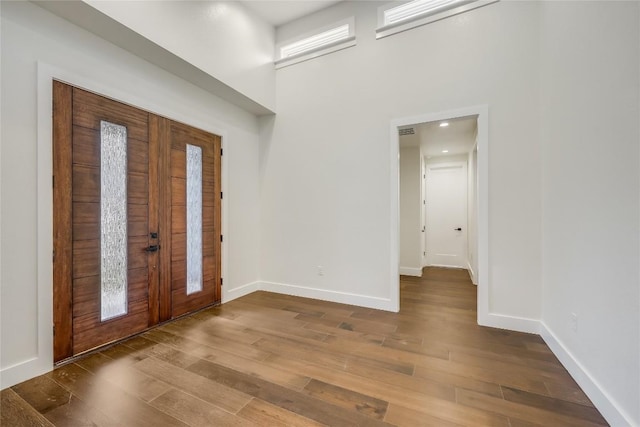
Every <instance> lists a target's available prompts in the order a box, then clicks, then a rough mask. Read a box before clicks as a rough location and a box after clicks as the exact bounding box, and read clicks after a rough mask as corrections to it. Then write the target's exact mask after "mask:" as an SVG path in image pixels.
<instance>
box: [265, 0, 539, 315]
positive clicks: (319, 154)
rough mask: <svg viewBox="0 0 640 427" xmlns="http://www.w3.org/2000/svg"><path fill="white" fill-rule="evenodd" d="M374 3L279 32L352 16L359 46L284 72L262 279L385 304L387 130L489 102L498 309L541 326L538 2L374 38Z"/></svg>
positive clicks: (499, 6) (269, 143)
mask: <svg viewBox="0 0 640 427" xmlns="http://www.w3.org/2000/svg"><path fill="white" fill-rule="evenodd" d="M378 6H379V3H378V2H345V3H342V4H338V5H336V6H333V7H331V8H328V9H325V10H323V11H320V12H318V13H316V14H314V15H311V16H309V17H306V18H302V19H300V20H298V21H296V22H293V23H291V24H289V25H285V26H282V27H279V28H278V30H277V34H276V41H279V40H284V39H287V38H290V37H292V36H293V35H295V33H296V32H303V31H304V30H305V29H308V28H317V27H321V26H322V25H324V24H327V23H330V22H333V21H337V20H338V19H341V18H344V17H347V16H351V15H355V16H356V36H357V42H358V44H357V46H355V47H352V48H349V49H346V50H343V51H340V52H337V53H333V54H330V55H326V56H323V57H320V58H316V59H314V60H311V61H307V62H303V63H300V64H296V65H293V66H290V67H286V68H282V69H280V70H278V71H277V74H276V77H277V80H276V82H277V88H278V90H277V100H276V103H277V105H278V115H277V117H276V119H275V121H274V122H273V123H270V130H269V132H268V136H267V140H266V141H264V144H265V148H264V149H263V156H262V158H261V162H262V166H261V168H262V170H263V180H262V185H261V201H262V230H263V238H262V251H261V253H262V257H261V260H262V261H261V275H262V279H263V280H265V281H271V282H279V283H284V284H289V285H293V286H298V287H307V288H319V289H321V290H323V291H324V293H323V294H324V296H325V297H327V298H330V297H331V298H334V299H340V298H341V297H342V293H345V292H347V293H355V294H358V295H362V296H364V297H363V298H361V299H359V301H360V302H361V303H370V302H371V301H370V298H368V297H374V298H382V299H384V298H389V297H390V296H389V292H390V283H389V280H390V279H389V278H390V277H391V271H390V269H391V266H390V263H389V260H390V258H391V256H390V250H391V249H390V248H391V246H392V242H391V241H390V230H389V228H390V225H389V224H390V208H389V207H390V204H391V200H390V196H389V194H390V180H389V176H390V171H389V169H390V154H389V153H390V148H389V144H390V141H389V139H390V138H389V124H390V121H391V120H392V119H393V118H398V117H409V116H412V115H418V114H425V113H431V112H439V111H445V110H451V109H456V108H463V107H468V106H475V105H483V104H488V105H489V135H490V152H489V156H490V158H489V164H490V168H489V171H488V173H489V185H490V200H489V215H490V218H489V226H490V237H489V244H490V248H489V259H490V262H491V265H490V271H489V283H488V286H489V287H490V295H491V311H492V312H494V313H499V314H502V315H506V316H516V317H521V318H525V319H538V318H539V316H540V226H541V225H540V217H541V215H540V159H539V152H538V151H539V150H538V135H537V128H538V105H537V103H536V102H532V100H536V99H537V96H538V75H537V63H538V5H537V4H535V3H522V2H499V3H496V4H493V5H490V6H487V7H483V8H480V9H477V10H475V11H473V12H470V13H467V14H464V15H459V16H457V17H454V18H451V19H447V20H443V21H439V22H435V23H433V24H430V25H427V26H423V27H420V28H416V29H413V30H411V31H407V32H404V33H400V34H396V35H394V36H391V37H387V38H384V39H380V40H376V39H375V37H374V31H375V26H376V10H377V7H378ZM522 129H527V130H528V131H527V132H523V131H522ZM513 158H525V159H527V160H526V162H523V163H519V164H515V163H514V162H513V161H512V159H513ZM514 183H516V184H517V185H514ZM523 224H527V226H526V227H523V226H522V225H523ZM320 262H322V263H323V264H324V265H325V267H326V273H325V275H324V276H323V277H318V276H317V274H316V272H315V268H314V266H316V265H317V264H318V263H320Z"/></svg>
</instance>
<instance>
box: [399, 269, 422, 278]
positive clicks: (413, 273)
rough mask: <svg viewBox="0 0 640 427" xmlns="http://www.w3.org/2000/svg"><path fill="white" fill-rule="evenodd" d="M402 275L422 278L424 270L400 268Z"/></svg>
mask: <svg viewBox="0 0 640 427" xmlns="http://www.w3.org/2000/svg"><path fill="white" fill-rule="evenodd" d="M399 270H400V275H402V276H413V277H422V269H421V268H415V267H400V269H399Z"/></svg>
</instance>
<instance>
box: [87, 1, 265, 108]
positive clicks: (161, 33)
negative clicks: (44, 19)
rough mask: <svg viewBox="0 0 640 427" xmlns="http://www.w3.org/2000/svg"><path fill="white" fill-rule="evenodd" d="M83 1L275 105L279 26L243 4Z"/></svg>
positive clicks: (193, 62) (253, 96) (202, 67)
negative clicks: (276, 28)
mask: <svg viewBox="0 0 640 427" xmlns="http://www.w3.org/2000/svg"><path fill="white" fill-rule="evenodd" d="M84 2H85V3H87V4H89V5H91V6H93V7H94V8H96V9H98V10H99V11H100V12H102V13H104V14H105V15H107V16H109V17H111V18H113V19H115V20H116V21H118V22H120V23H121V24H124V25H126V26H127V27H128V28H130V29H132V30H133V31H135V32H137V33H139V34H141V35H142V36H144V37H146V38H147V39H149V40H151V41H153V42H154V43H156V44H158V45H159V46H161V47H163V48H165V49H167V50H168V51H170V52H172V53H174V54H175V55H177V56H179V57H180V58H182V59H184V60H186V61H187V62H189V63H191V64H193V65H195V66H197V67H198V68H200V69H201V70H203V71H205V72H206V73H208V74H210V75H212V76H213V77H215V78H217V79H218V80H220V81H222V82H223V83H225V84H227V85H229V86H231V87H232V88H234V89H236V90H238V91H239V92H240V93H242V94H244V95H246V96H248V97H249V98H251V99H253V100H255V101H257V102H258V103H260V104H262V105H264V106H266V107H267V108H269V109H271V110H274V109H275V69H274V66H273V55H274V29H273V27H272V26H271V25H270V24H267V23H266V22H265V21H264V20H263V19H261V18H260V17H258V16H257V15H256V14H255V13H253V12H252V11H251V10H249V9H247V8H246V7H244V6H243V5H242V3H240V2H234V1H158V0H151V1H126V2H124V1H102V0H84Z"/></svg>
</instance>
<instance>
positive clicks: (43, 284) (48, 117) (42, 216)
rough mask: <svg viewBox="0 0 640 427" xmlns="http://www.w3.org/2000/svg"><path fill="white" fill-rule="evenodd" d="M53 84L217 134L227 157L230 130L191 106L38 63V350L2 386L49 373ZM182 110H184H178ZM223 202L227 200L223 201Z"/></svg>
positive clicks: (224, 171) (224, 168)
mask: <svg viewBox="0 0 640 427" xmlns="http://www.w3.org/2000/svg"><path fill="white" fill-rule="evenodd" d="M53 80H59V81H62V82H64V83H68V84H70V85H72V86H75V87H78V88H81V89H85V90H88V91H91V92H95V93H99V94H101V95H103V96H106V97H109V98H112V99H115V100H118V101H120V102H123V103H125V104H130V105H133V106H136V107H138V108H141V109H144V110H146V111H148V112H150V113H154V114H157V115H159V116H163V117H169V118H171V119H173V120H176V121H179V122H182V123H185V124H187V125H190V126H193V127H196V128H199V129H202V130H204V131H207V132H210V133H213V134H216V135H219V136H220V137H221V138H222V141H221V147H222V149H223V150H224V152H225V153H227V152H228V151H227V147H228V145H229V141H228V139H229V137H228V135H229V132H228V131H227V129H224V128H220V127H218V126H217V125H216V124H214V123H211V122H208V121H205V120H202V119H200V118H198V114H199V112H198V111H197V110H196V109H195V108H194V109H190V110H187V111H185V110H184V109H175V108H173V106H172V104H170V103H167V104H166V105H158V104H156V103H154V102H152V101H148V100H147V99H146V98H145V97H144V94H143V93H142V92H141V93H139V94H137V93H134V92H128V91H123V90H121V89H118V88H117V86H115V83H114V82H109V81H104V80H95V79H91V78H88V77H87V76H86V75H83V74H79V73H78V72H75V71H73V70H70V69H66V68H60V67H56V66H53V65H50V64H48V63H45V62H42V61H38V62H37V164H38V169H37V176H36V194H37V230H36V236H37V238H36V239H37V257H36V260H35V261H34V266H35V267H36V271H37V292H38V295H37V301H38V302H37V311H38V321H37V325H36V327H37V336H38V340H37V347H36V352H35V354H34V355H33V357H31V358H30V359H28V360H25V361H23V362H20V363H19V364H17V365H14V366H9V367H6V368H5V369H3V370H2V387H4V385H5V384H17V383H19V382H22V381H24V380H25V379H28V378H32V377H34V376H37V375H41V374H44V373H47V372H50V371H51V370H52V369H53V366H54V363H53V285H52V283H53V263H52V252H53V188H52V185H51V176H52V174H53V157H52V147H53V119H52V116H53V108H52V107H53V104H52V102H53ZM183 107H184V106H183ZM228 170H229V168H228V155H224V156H222V163H221V171H220V173H221V186H222V191H223V193H225V195H227V194H228V188H227V187H228ZM225 199H226V198H225ZM227 218H228V207H227V203H224V200H223V201H222V234H223V235H225V239H224V241H223V242H221V243H220V251H221V256H222V262H221V267H222V272H221V277H223V278H226V277H227V274H226V273H227V271H228V260H227V257H226V254H227V251H226V248H227V244H228V242H229V236H228V221H227ZM225 301H227V292H226V287H225V286H223V287H222V302H223V303H224V302H225Z"/></svg>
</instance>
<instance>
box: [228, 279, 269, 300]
mask: <svg viewBox="0 0 640 427" xmlns="http://www.w3.org/2000/svg"><path fill="white" fill-rule="evenodd" d="M227 287H228V286H227V285H224V286H223V287H222V289H223V292H222V304H225V303H227V302H230V301H233V300H234V299H236V298H240V297H243V296H245V295H249V294H250V293H253V292H256V291H259V290H260V282H251V283H246V284H244V285H241V286H238V287H236V288H232V289H225V288H227Z"/></svg>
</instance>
